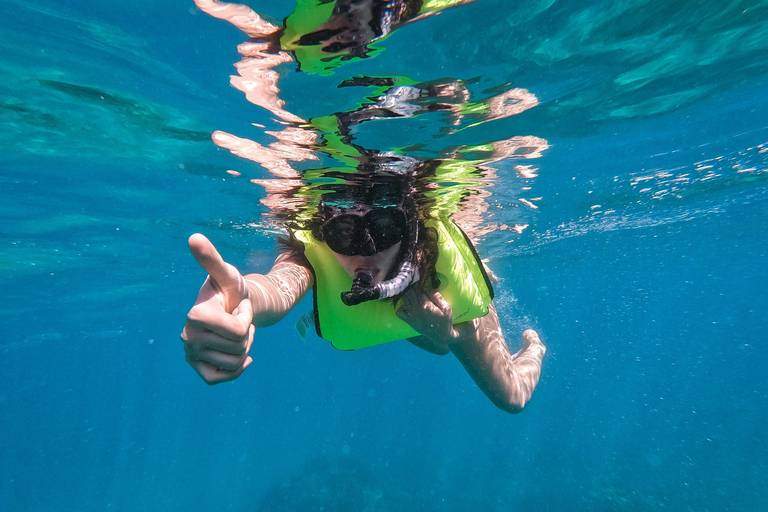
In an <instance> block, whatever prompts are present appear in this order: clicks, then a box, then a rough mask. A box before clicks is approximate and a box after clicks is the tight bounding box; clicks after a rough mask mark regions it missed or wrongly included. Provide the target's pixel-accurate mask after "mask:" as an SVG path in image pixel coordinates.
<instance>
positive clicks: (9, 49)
mask: <svg viewBox="0 0 768 512" xmlns="http://www.w3.org/2000/svg"><path fill="white" fill-rule="evenodd" d="M1 5H2V6H3V7H5V8H4V9H3V11H4V12H7V15H5V16H3V18H2V21H0V30H1V32H0V34H2V37H0V45H2V47H3V50H4V51H3V52H2V57H0V73H1V74H2V77H3V80H2V81H1V82H0V92H1V96H0V120H2V125H3V130H2V131H1V133H0V147H1V148H2V151H1V152H0V165H1V167H0V168H1V169H2V174H0V183H1V184H2V187H0V191H1V192H0V198H1V200H0V212H2V214H1V215H0V265H2V269H3V272H2V277H1V278H0V282H1V283H2V289H3V291H4V294H3V299H2V306H3V307H2V308H0V311H1V312H0V323H1V325H3V326H4V327H3V331H2V332H3V336H2V339H0V354H1V355H2V356H3V360H4V362H5V364H4V365H3V373H2V375H3V385H2V387H0V432H2V433H3V435H2V436H0V509H2V510H78V511H83V510H107V509H110V510H159V509H162V510H219V509H222V508H225V509H232V510H326V511H328V510H371V511H372V510H376V511H379V510H381V511H385V510H448V511H454V510H455V511H460V510H461V511H463V510H590V511H591V510H660V509H666V510H676V511H677V510H696V511H699V510H710V511H721V510H732V511H759V510H763V509H764V506H765V505H764V503H767V502H768V492H766V486H765V484H764V482H765V480H766V477H768V467H767V466H766V462H765V461H766V460H768V446H767V444H766V441H765V436H764V431H765V428H766V425H767V424H768V421H767V420H768V415H767V414H766V409H765V403H766V394H767V393H768V389H767V388H768V386H767V384H768V381H767V379H766V376H765V372H764V368H765V360H766V355H767V350H766V343H765V330H766V320H765V314H764V313H763V312H764V311H765V310H766V307H767V306H768V296H767V294H766V291H765V284H766V282H768V280H767V279H766V277H767V276H766V274H767V272H766V265H765V256H766V252H768V238H766V236H765V230H764V225H765V221H766V219H768V202H767V201H766V199H767V198H768V194H767V192H768V189H767V188H766V177H767V176H768V174H767V173H766V170H767V169H768V145H767V144H768V122H766V119H768V115H767V114H768V104H767V103H768V96H766V95H765V92H764V91H765V90H767V88H766V86H767V85H768V57H766V56H767V55H768V52H767V51H766V50H767V48H766V47H768V36H766V33H768V32H766V28H767V27H766V25H767V24H768V3H766V2H739V1H734V2H728V3H727V6H726V7H723V5H722V3H720V2H704V1H688V2H674V3H670V2H659V1H654V0H647V1H642V0H634V1H629V0H627V1H622V2H588V3H583V2H574V1H572V0H571V1H553V0H542V1H538V2H536V1H528V2H518V3H515V5H514V6H510V5H509V2H503V1H500V0H482V1H479V2H476V3H473V4H470V5H466V6H462V7H459V8H456V9H453V10H449V11H446V12H444V13H442V14H441V15H439V16H435V17H432V18H428V19H424V20H421V21H419V22H416V23H413V24H411V25H408V26H406V27H403V28H401V29H399V30H398V31H396V32H394V33H393V34H391V35H390V36H389V37H388V38H387V39H386V40H385V41H383V42H382V43H381V45H380V47H381V51H380V52H379V53H378V54H377V55H375V57H372V58H368V59H362V60H357V61H351V62H349V63H346V64H345V65H343V66H339V67H338V68H336V69H335V72H334V73H333V74H331V75H329V76H319V75H308V74H306V73H302V72H296V71H295V66H294V65H290V64H285V65H282V67H280V68H278V70H279V72H280V75H281V78H280V87H281V89H282V91H281V96H280V97H281V99H283V100H285V101H286V108H288V109H289V110H290V111H291V112H292V113H295V114H296V115H299V116H302V117H305V118H314V117H316V116H324V115H329V114H332V113H335V112H345V111H350V110H352V109H355V108H357V107H358V106H359V105H360V104H361V103H364V102H365V101H366V99H365V98H366V93H365V92H364V91H363V90H362V89H358V88H341V89H339V88H337V85H338V84H339V83H341V82H342V81H343V80H345V79H349V78H350V77H354V76H398V77H409V78H410V79H412V80H416V81H435V80H443V81H445V80H463V81H466V83H468V84H469V85H468V88H469V90H470V92H471V93H472V98H473V99H476V100H480V99H484V98H490V97H493V96H494V95H496V94H499V93H500V92H501V91H505V90H509V89H510V88H520V89H524V90H526V91H528V92H529V93H530V94H532V95H534V96H535V97H536V99H537V101H538V104H537V105H535V106H533V107H532V108H529V109H527V110H525V111H524V112H521V113H519V114H517V115H511V116H508V117H505V118H500V119H496V120H490V121H486V122H483V123H481V124H478V125H477V126H470V124H471V123H467V124H464V125H460V126H459V127H461V128H464V129H462V130H460V131H455V132H451V130H450V129H449V128H447V127H449V126H450V122H449V121H447V120H446V116H445V115H444V114H443V113H439V112H437V113H427V114H424V115H419V116H414V117H411V118H405V119H392V120H385V121H382V122H378V121H377V122H370V123H366V124H362V125H359V126H358V127H356V132H355V136H356V140H357V142H359V143H360V144H361V145H363V146H365V147H375V148H377V149H380V150H388V149H392V148H401V150H402V151H406V152H407V153H408V154H410V155H413V156H416V157H420V158H437V157H439V156H440V155H443V154H445V152H446V151H448V150H449V149H450V148H456V147H462V146H472V145H476V144H483V143H488V142H491V141H498V140H506V139H510V138H513V137H535V138H536V139H537V140H541V141H545V142H546V146H547V148H546V149H544V150H543V151H542V152H541V154H540V156H538V157H537V158H530V159H516V158H510V159H506V160H503V161H499V162H496V163H495V164H491V165H493V166H495V168H496V169H497V172H496V177H495V178H494V179H492V180H489V184H490V185H492V186H488V187H484V188H483V189H482V190H484V191H486V192H489V195H488V196H487V197H485V201H486V204H487V206H488V208H487V210H486V211H485V213H483V214H482V216H481V219H482V222H483V225H485V226H491V227H493V230H491V231H490V232H489V233H487V234H484V235H483V236H481V237H480V238H481V241H480V243H479V244H478V250H479V251H480V252H481V253H482V255H483V256H484V257H486V258H488V260H489V261H488V264H489V266H490V268H491V269H492V270H493V271H494V272H495V273H496V274H497V275H498V276H499V278H500V282H499V284H498V285H497V286H496V288H497V304H498V308H499V311H500V317H501V320H502V324H503V326H504V328H505V332H506V334H507V340H508V342H509V343H510V344H511V345H512V346H513V347H514V346H517V343H519V336H520V333H521V332H522V330H523V329H525V328H527V327H534V328H536V329H537V330H538V331H539V332H540V334H541V336H542V339H543V340H544V342H545V343H546V344H547V346H548V348H549V352H548V354H547V356H546V358H545V361H544V370H543V372H542V379H541V382H540V384H539V387H538V389H537V391H536V393H535V394H534V398H533V400H532V401H531V403H530V404H529V406H528V407H527V408H526V410H525V411H524V412H523V413H522V414H520V415H517V416H510V415H507V414H505V413H503V412H501V411H498V410H497V409H495V407H494V406H493V405H492V404H491V403H490V402H489V401H488V400H487V398H486V397H485V396H483V394H482V393H481V392H480V391H479V390H478V389H477V388H476V386H475V385H474V383H472V381H471V380H470V379H469V378H468V376H467V375H466V372H465V371H464V370H463V369H462V368H461V367H460V365H458V364H457V363H456V361H455V360H454V359H452V358H451V357H450V356H449V357H444V358H440V357H437V356H433V355H431V354H427V353H425V352H421V351H419V350H417V349H416V348H414V347H412V346H410V345H409V344H406V343H390V344H387V345H384V346H380V347H374V348H370V349H366V350H359V351H355V352H352V353H347V352H338V351H335V350H334V349H332V348H331V347H329V345H328V344H327V343H326V342H324V341H323V340H320V339H318V338H316V337H311V336H310V337H308V338H307V339H306V340H304V341H303V340H302V339H301V338H300V337H299V336H298V334H297V333H296V332H295V331H294V329H293V323H294V322H295V320H296V319H297V318H298V317H299V316H300V315H301V314H302V313H303V312H304V311H306V309H307V308H308V307H309V306H308V305H307V304H304V305H302V306H301V307H299V308H297V310H295V311H294V312H292V313H291V315H290V316H289V317H288V318H287V319H286V321H285V322H283V323H282V324H280V325H278V326H275V327H271V328H266V329H262V330H259V331H258V332H257V342H256V343H255V344H254V348H253V349H252V351H251V354H252V356H253V357H254V364H253V365H252V366H251V367H250V368H249V369H248V370H247V371H246V373H245V374H244V375H243V376H242V377H241V378H240V379H238V380H237V381H235V382H233V383H227V384H223V385H220V386H215V387H208V386H206V385H205V384H204V383H203V382H202V381H201V380H200V379H199V378H198V377H197V375H195V373H194V372H193V371H192V370H191V369H190V368H189V367H188V366H187V365H186V363H185V361H184V355H183V350H182V346H181V342H180V341H178V336H179V332H180V330H181V327H182V325H183V322H184V316H185V314H186V312H187V311H188V309H189V307H190V306H191V305H192V303H193V301H194V297H195V294H196V293H197V290H198V288H199V286H200V284H201V283H202V281H203V279H204V277H205V276H204V273H203V272H202V270H201V269H199V267H197V266H196V264H195V262H194V260H193V259H192V257H191V256H190V255H189V254H188V251H187V248H186V239H187V238H188V236H189V235H190V234H191V233H194V232H196V231H200V232H203V233H205V234H206V235H208V236H209V237H210V238H211V239H212V240H213V241H214V243H216V245H217V247H218V248H219V250H220V251H221V252H222V254H223V255H224V256H225V258H227V259H228V260H229V261H231V262H233V263H235V264H237V265H238V266H239V267H240V268H242V269H247V270H249V271H263V270H265V269H266V268H267V267H268V266H269V265H270V264H271V262H272V260H273V259H274V256H275V247H274V243H273V241H272V239H273V231H274V230H273V229H272V227H271V225H270V224H269V223H268V222H267V221H266V220H265V217H264V216H263V214H265V213H267V208H266V207H265V206H264V205H262V204H260V202H259V201H260V200H261V199H263V198H264V197H265V192H264V189H263V187H261V186H258V185H254V184H252V183H250V182H249V180H251V179H264V178H270V177H271V175H270V174H269V173H268V172H267V171H266V170H265V169H264V168H263V166H260V165H258V164H256V163H253V162H249V161H247V160H245V159H242V158H238V157H236V156H233V155H232V154H230V153H229V152H228V151H226V150H224V149H220V148H218V147H217V146H216V145H215V144H214V143H213V142H212V141H211V133H212V132H214V131H215V130H223V131H225V132H228V133H232V134H236V135H237V136H239V137H243V138H249V139H252V140H255V141H257V142H259V143H260V144H263V145H267V144H269V143H272V142H273V141H274V140H275V139H274V137H272V136H271V135H268V134H265V133H264V132H265V129H264V128H262V127H260V126H254V125H253V124H252V123H256V124H257V125H261V126H264V127H266V129H269V130H271V131H274V129H275V127H279V125H278V124H277V123H275V122H274V120H273V118H274V116H272V115H271V114H270V113H269V112H267V111H266V110H264V109H262V108H260V107H257V106H254V105H251V104H250V103H248V101H246V99H245V97H244V95H243V94H242V93H241V92H240V91H238V90H236V89H234V88H232V87H231V86H230V84H229V78H228V77H229V75H233V74H236V71H235V69H234V68H233V67H232V64H233V63H235V62H237V61H238V60H240V56H239V55H238V53H237V50H236V46H237V45H238V44H240V43H242V42H244V41H245V40H246V37H245V36H244V35H243V34H242V33H240V32H239V31H238V30H236V29H234V28H233V27H231V26H229V25H228V24H227V23H225V22H223V21H220V20H215V19H213V18H211V17H209V16H207V15H205V14H203V13H201V12H200V11H198V10H197V9H196V8H195V6H194V4H193V3H192V2H191V1H177V0H173V1H166V2H161V3H160V4H159V5H153V4H146V3H138V2H125V3H121V4H120V5H119V6H117V5H116V4H114V3H113V2H102V1H95V0H94V1H91V2H79V3H74V2H73V3H69V2H64V1H57V2H53V1H50V2H35V3H28V4H17V3H13V2H3V3H2V4H1ZM250 5H251V6H252V7H253V9H254V10H256V11H257V12H259V13H262V14H264V15H267V16H268V17H270V18H271V19H273V20H276V21H277V22H278V24H279V23H280V22H281V21H282V19H283V18H284V17H286V16H287V15H289V14H290V13H291V12H292V11H293V8H294V3H293V2H291V1H281V2H269V3H265V2H251V3H250ZM402 148H405V149H402ZM323 158H325V157H323ZM307 165H308V164H307V163H306V162H300V163H298V164H297V166H298V167H300V168H307ZM302 166H303V167H302ZM518 166H529V167H526V168H525V169H522V170H521V169H518ZM227 170H234V171H237V172H239V173H240V174H241V175H240V176H233V175H231V174H228V173H227V172H226V171H227ZM521 199H524V200H525V201H527V203H526V202H524V201H521ZM533 206H535V207H536V208H533ZM502 225H503V226H510V227H513V226H527V227H525V228H522V227H521V228H520V229H519V231H520V232H519V233H518V232H517V230H515V229H504V228H502V227H501V226H502Z"/></svg>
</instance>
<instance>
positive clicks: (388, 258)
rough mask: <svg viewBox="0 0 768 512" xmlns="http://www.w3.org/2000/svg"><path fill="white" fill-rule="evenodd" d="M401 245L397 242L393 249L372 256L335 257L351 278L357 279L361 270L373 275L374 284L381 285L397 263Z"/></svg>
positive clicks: (338, 255)
mask: <svg viewBox="0 0 768 512" xmlns="http://www.w3.org/2000/svg"><path fill="white" fill-rule="evenodd" d="M401 245H403V242H402V241H401V242H397V243H396V244H395V245H393V246H392V247H389V248H388V249H384V250H383V251H381V252H377V253H376V254H372V255H370V256H359V255H358V256H344V255H343V254H339V253H336V252H334V253H333V255H334V256H336V259H337V260H338V261H339V264H340V265H341V266H342V267H343V268H344V270H346V272H347V274H349V275H350V276H352V277H355V274H357V273H358V272H359V271H360V270H367V271H369V272H370V273H371V275H373V282H374V283H380V282H381V281H383V280H384V278H385V277H386V276H387V275H388V274H389V272H390V271H391V270H392V268H393V267H394V265H395V263H397V254H398V253H399V252H400V246H401Z"/></svg>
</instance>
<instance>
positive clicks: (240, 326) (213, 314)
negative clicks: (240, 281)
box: [187, 299, 253, 341]
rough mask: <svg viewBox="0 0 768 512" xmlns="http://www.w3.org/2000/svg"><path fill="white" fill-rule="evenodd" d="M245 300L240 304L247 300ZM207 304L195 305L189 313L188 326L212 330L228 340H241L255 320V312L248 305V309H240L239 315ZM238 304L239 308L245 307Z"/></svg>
mask: <svg viewBox="0 0 768 512" xmlns="http://www.w3.org/2000/svg"><path fill="white" fill-rule="evenodd" d="M247 301H248V299H245V300H243V301H242V302H241V303H240V304H241V306H242V304H243V303H244V302H247ZM206 306H207V305H206V304H201V305H199V306H195V307H193V308H192V309H191V310H190V311H189V313H188V314H187V327H189V328H191V329H193V330H195V331H198V332H201V331H212V332H214V333H216V334H218V335H219V336H222V337H224V338H226V339H228V340H234V341H237V340H240V339H242V338H243V337H244V336H245V335H246V334H247V333H248V329H249V328H250V327H251V322H252V321H253V312H252V310H251V309H250V307H248V309H247V310H246V311H240V312H239V314H238V315H231V314H229V313H226V312H222V311H221V310H216V309H214V308H211V307H206ZM241 306H238V308H239V309H244V308H243V307H241Z"/></svg>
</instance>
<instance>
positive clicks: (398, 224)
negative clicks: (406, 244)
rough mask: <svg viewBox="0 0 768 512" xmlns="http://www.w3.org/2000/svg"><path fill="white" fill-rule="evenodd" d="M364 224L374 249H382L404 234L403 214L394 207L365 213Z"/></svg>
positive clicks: (387, 247) (400, 238)
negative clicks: (374, 245)
mask: <svg viewBox="0 0 768 512" xmlns="http://www.w3.org/2000/svg"><path fill="white" fill-rule="evenodd" d="M366 226H367V228H368V232H369V233H370V235H371V238H372V239H373V241H374V243H375V244H376V250H377V251H383V250H384V249H389V248H390V247H392V246H393V245H395V244H396V243H397V242H399V241H400V240H402V239H403V237H404V236H405V214H404V213H403V212H402V211H401V210H397V209H395V208H387V209H384V210H373V211H372V212H370V213H369V214H368V215H366Z"/></svg>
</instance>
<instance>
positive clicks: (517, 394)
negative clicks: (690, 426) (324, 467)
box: [181, 175, 546, 413]
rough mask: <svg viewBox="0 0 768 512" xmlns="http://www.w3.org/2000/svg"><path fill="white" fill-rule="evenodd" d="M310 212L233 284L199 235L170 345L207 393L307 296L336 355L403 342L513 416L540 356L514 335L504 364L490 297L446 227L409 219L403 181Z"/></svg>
mask: <svg viewBox="0 0 768 512" xmlns="http://www.w3.org/2000/svg"><path fill="white" fill-rule="evenodd" d="M321 196H322V199H321V200H320V202H319V204H318V206H317V208H316V212H315V213H314V214H313V215H312V216H311V218H310V219H309V220H307V221H306V222H304V225H303V226H301V228H300V229H293V230H291V233H290V237H289V238H288V239H286V240H283V241H282V242H281V244H280V245H281V247H282V251H281V253H280V255H279V256H278V257H277V259H276V261H275V263H274V265H273V267H272V269H271V270H270V271H269V272H268V273H266V274H256V273H254V274H248V275H245V276H244V275H242V274H241V273H240V271H238V269H237V268H235V267H234V266H233V265H230V264H229V263H226V262H225V261H224V260H223V259H222V257H221V256H220V255H219V253H218V251H217V250H216V248H215V247H214V246H213V244H212V243H211V242H210V241H209V240H208V239H207V238H206V237H205V236H203V235H202V234H195V235H192V237H190V239H189V248H190V251H191V252H192V254H193V256H194V257H195V259H196V260H197V262H198V263H199V264H200V265H201V266H202V267H203V269H204V270H205V271H206V272H208V274H209V277H208V278H207V279H206V281H205V283H204V284H203V286H202V288H201V290H200V292H199V294H198V297H197V300H196V302H195V305H194V306H193V307H192V309H191V310H190V312H189V313H188V315H187V321H186V324H185V325H184V328H183V331H182V334H181V338H182V340H183V342H184V347H185V352H186V359H187V362H188V363H189V364H190V365H191V366H192V368H194V369H195V370H196V371H197V373H198V374H199V375H200V377H202V379H203V380H204V381H205V382H206V383H208V384H218V383H222V382H226V381H230V380H233V379H236V378H237V377H239V376H240V375H241V374H242V373H243V371H244V370H245V369H246V368H247V367H248V366H249V365H250V364H251V363H252V362H253V358H252V356H250V355H249V352H250V350H251V347H252V344H253V340H254V335H255V329H256V328H259V327H265V326H269V325H273V324H275V323H277V322H279V321H280V320H281V319H282V318H283V317H285V315H286V314H287V313H288V312H289V311H291V310H292V309H293V308H294V307H295V306H296V305H297V304H298V303H299V302H301V300H302V299H303V298H304V296H305V295H306V293H307V292H308V291H309V290H310V289H312V290H313V297H314V300H313V312H312V315H311V316H312V321H313V323H314V325H315V328H316V331H317V334H318V335H319V336H320V337H322V338H325V339H327V340H329V341H330V342H331V343H332V345H333V346H334V347H336V348H338V349H341V350H352V349H364V348H365V347H369V346H372V345H377V344H382V343H387V342H391V341H395V340H400V339H408V340H409V341H410V342H411V343H413V344H414V345H416V346H418V347H420V348H422V349H424V350H427V351H429V352H431V353H434V354H439V355H444V354H448V353H452V354H453V355H454V356H455V357H456V358H457V359H458V360H459V362H461V364H462V365H463V366H464V368H465V369H466V371H467V372H468V373H469V375H470V376H471V377H472V379H473V380H474V381H475V382H476V383H477V385H478V386H479V387H480V389H481V390H482V391H483V392H484V393H485V394H486V395H487V396H488V398H489V399H490V400H491V401H492V402H493V403H494V404H495V405H497V406H498V407H499V408H501V409H502V410H504V411H507V412H510V413H517V412H520V411H521V410H522V409H523V407H524V406H525V405H526V403H527V402H528V401H529V400H530V398H531V395H532V394H533V391H534V390H535V388H536V385H537V383H538V381H539V375H540V373H541V363H542V359H543V357H544V354H545V352H546V348H545V346H544V344H543V343H542V342H541V341H540V339H539V336H538V335H537V333H536V332H535V331H534V330H532V329H528V330H526V331H525V332H524V333H523V337H522V338H523V340H522V341H523V343H522V348H521V349H520V350H519V351H518V352H516V353H514V354H513V353H511V352H510V350H509V347H508V346H507V343H506V341H505V339H504V335H503V332H502V330H501V327H500V325H499V319H498V315H497V313H496V309H495V306H494V304H493V288H492V286H491V284H490V281H489V280H488V278H487V276H486V273H485V270H484V267H483V264H482V262H481V261H480V259H479V257H478V255H477V253H476V252H475V249H474V247H473V246H472V244H471V242H470V241H469V239H468V238H467V237H466V235H464V234H463V232H462V231H461V229H460V228H459V227H458V226H457V225H456V224H455V223H453V221H451V220H450V219H449V218H447V217H445V218H443V217H439V218H432V217H431V216H430V215H429V214H428V212H427V209H426V208H419V206H418V205H417V199H416V196H417V194H415V191H414V190H413V186H412V181H411V180H409V179H405V178H404V177H402V176H396V177H389V178H383V177H381V176H380V175H379V176H368V178H367V179H365V180H359V181H354V182H353V183H348V184H347V185H345V186H343V187H341V186H334V187H331V188H330V189H328V190H322V191H321Z"/></svg>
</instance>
